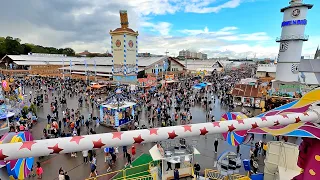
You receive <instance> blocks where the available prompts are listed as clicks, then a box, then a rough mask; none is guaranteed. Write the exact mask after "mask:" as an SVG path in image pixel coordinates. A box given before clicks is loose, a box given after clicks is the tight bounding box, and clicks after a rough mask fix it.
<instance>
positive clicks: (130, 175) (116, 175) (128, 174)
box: [86, 162, 154, 180]
mask: <svg viewBox="0 0 320 180" xmlns="http://www.w3.org/2000/svg"><path fill="white" fill-rule="evenodd" d="M150 164H151V162H150V163H146V164H141V165H139V166H134V167H130V168H125V169H122V170H118V171H112V172H109V173H105V174H100V175H98V176H96V177H91V178H88V179H86V180H99V178H100V179H105V178H106V177H108V179H112V180H131V179H137V178H138V179H139V178H142V179H141V180H147V178H145V177H148V176H150V177H152V178H153V176H154V175H152V174H150V169H149V168H150V167H151V165H150ZM152 165H153V164H152ZM143 167H145V168H143ZM139 168H141V169H146V170H142V171H141V170H138V171H137V172H135V171H136V170H137V169H139ZM143 178H145V179H143Z"/></svg>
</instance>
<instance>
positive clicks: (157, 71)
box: [154, 64, 159, 76]
mask: <svg viewBox="0 0 320 180" xmlns="http://www.w3.org/2000/svg"><path fill="white" fill-rule="evenodd" d="M154 68H155V69H154V71H155V72H154V73H155V74H156V76H158V74H159V70H158V64H156V65H154Z"/></svg>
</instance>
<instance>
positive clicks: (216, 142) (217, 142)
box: [213, 138, 219, 153]
mask: <svg viewBox="0 0 320 180" xmlns="http://www.w3.org/2000/svg"><path fill="white" fill-rule="evenodd" d="M218 144H219V141H218V138H216V139H215V140H214V143H213V145H214V153H217V152H218Z"/></svg>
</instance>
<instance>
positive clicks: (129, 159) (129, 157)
mask: <svg viewBox="0 0 320 180" xmlns="http://www.w3.org/2000/svg"><path fill="white" fill-rule="evenodd" d="M126 156H127V161H128V162H127V164H126V166H127V165H130V167H131V155H130V153H127V155H126Z"/></svg>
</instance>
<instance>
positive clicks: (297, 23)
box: [281, 19, 308, 27]
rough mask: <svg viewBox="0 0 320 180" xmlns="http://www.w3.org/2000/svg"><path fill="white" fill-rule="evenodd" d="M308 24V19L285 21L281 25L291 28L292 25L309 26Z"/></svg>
mask: <svg viewBox="0 0 320 180" xmlns="http://www.w3.org/2000/svg"><path fill="white" fill-rule="evenodd" d="M307 23H308V21H307V20H306V19H302V20H290V21H283V22H282V23H281V27H285V26H291V25H307Z"/></svg>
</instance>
